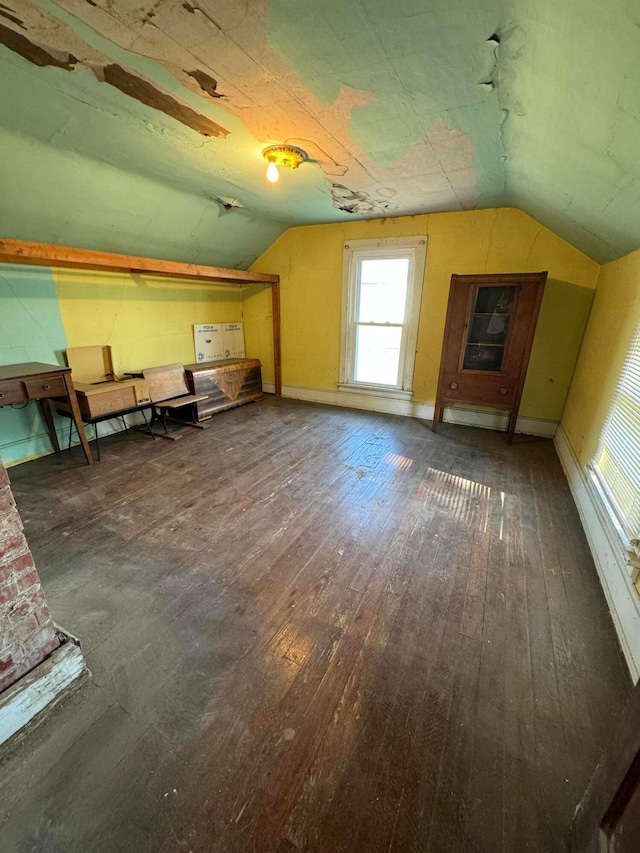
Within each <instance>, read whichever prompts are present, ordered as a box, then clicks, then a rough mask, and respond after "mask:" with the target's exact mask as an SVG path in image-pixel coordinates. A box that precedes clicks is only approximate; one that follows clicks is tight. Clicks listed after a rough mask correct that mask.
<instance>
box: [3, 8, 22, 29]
mask: <svg viewBox="0 0 640 853" xmlns="http://www.w3.org/2000/svg"><path fill="white" fill-rule="evenodd" d="M0 15H2V17H3V18H6V19H7V21H11V23H12V24H17V26H19V27H20V28H21V29H23V30H26V29H27V28H26V27H25V25H24V21H22V20H21V19H20V18H18V16H17V15H15V14H14V13H13V9H10V8H9V7H8V6H5V5H4V4H3V3H0Z"/></svg>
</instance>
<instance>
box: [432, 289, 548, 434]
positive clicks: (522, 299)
mask: <svg viewBox="0 0 640 853" xmlns="http://www.w3.org/2000/svg"><path fill="white" fill-rule="evenodd" d="M546 280H547V273H546V272H540V273H521V274H517V273H516V274H509V275H453V276H451V289H450V291H449V306H448V308H447V321H446V327H445V333H444V342H443V344H442V359H441V362H440V377H439V379H438V393H437V396H436V405H435V411H434V416H433V430H434V431H435V429H436V427H437V425H438V423H439V422H440V421H441V420H442V416H443V412H444V409H445V407H447V406H452V405H455V404H456V403H471V404H473V403H476V404H478V405H482V406H495V407H496V408H499V409H502V410H505V411H507V412H508V413H509V423H508V427H507V441H508V442H509V443H510V442H511V440H512V438H513V433H514V430H515V426H516V420H517V418H518V409H519V407H520V398H521V397H522V388H523V386H524V380H525V376H526V374H527V365H528V364H529V355H530V353H531V346H532V344H533V336H534V334H535V329H536V323H537V320H538V313H539V311H540V303H541V302H542V295H543V293H544V286H545V282H546Z"/></svg>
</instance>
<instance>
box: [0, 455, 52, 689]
mask: <svg viewBox="0 0 640 853" xmlns="http://www.w3.org/2000/svg"><path fill="white" fill-rule="evenodd" d="M59 645H60V641H59V639H58V637H57V634H56V630H55V627H54V625H53V619H52V618H51V613H50V612H49V608H48V607H47V602H46V601H45V598H44V593H43V591H42V587H41V586H40V578H39V577H38V572H37V571H36V567H35V565H34V562H33V557H32V556H31V551H30V550H29V545H28V544H27V540H26V539H25V538H24V533H23V532H22V522H21V520H20V516H19V514H18V510H17V509H16V504H15V501H14V499H13V494H12V493H11V486H10V484H9V477H8V476H7V471H6V469H5V467H4V465H3V464H2V460H1V459H0V693H1V692H2V691H3V690H6V688H7V687H9V686H10V685H11V684H13V682H14V681H17V679H18V678H20V676H22V675H24V674H25V673H27V672H29V670H31V669H33V668H34V666H37V665H38V664H39V663H40V662H41V661H42V660H44V658H46V657H47V655H49V654H51V652H52V651H53V650H54V649H55V648H57V647H58V646H59Z"/></svg>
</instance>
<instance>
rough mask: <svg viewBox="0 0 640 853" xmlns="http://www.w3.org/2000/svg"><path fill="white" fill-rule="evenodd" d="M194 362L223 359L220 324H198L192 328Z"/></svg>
mask: <svg viewBox="0 0 640 853" xmlns="http://www.w3.org/2000/svg"><path fill="white" fill-rule="evenodd" d="M193 341H194V346H195V351H196V362H197V363H200V362H201V361H218V360H219V359H221V358H225V354H224V343H223V338H222V323H200V324H196V325H195V326H194V327H193Z"/></svg>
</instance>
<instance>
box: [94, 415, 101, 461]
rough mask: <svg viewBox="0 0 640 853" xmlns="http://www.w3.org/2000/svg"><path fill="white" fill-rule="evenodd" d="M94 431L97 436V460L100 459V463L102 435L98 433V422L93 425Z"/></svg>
mask: <svg viewBox="0 0 640 853" xmlns="http://www.w3.org/2000/svg"><path fill="white" fill-rule="evenodd" d="M93 431H94V432H95V434H96V456H97V458H98V462H99V461H100V434H99V432H98V423H97V421H96V423H95V424H94V425H93Z"/></svg>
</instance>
